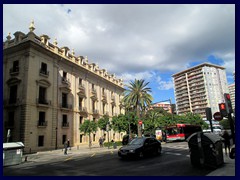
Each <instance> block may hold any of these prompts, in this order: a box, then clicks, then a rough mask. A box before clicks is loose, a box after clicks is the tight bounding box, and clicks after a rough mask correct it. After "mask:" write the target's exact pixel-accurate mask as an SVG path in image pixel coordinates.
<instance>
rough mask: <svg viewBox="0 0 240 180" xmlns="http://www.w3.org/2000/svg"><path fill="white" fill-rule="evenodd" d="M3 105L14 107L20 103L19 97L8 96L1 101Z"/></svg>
mask: <svg viewBox="0 0 240 180" xmlns="http://www.w3.org/2000/svg"><path fill="white" fill-rule="evenodd" d="M3 105H4V106H6V107H14V106H19V105H20V99H19V98H10V99H6V100H4V101H3Z"/></svg>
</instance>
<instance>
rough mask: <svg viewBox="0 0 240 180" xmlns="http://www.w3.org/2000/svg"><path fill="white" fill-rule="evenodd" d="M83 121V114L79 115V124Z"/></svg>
mask: <svg viewBox="0 0 240 180" xmlns="http://www.w3.org/2000/svg"><path fill="white" fill-rule="evenodd" d="M82 123H83V116H80V117H79V124H82Z"/></svg>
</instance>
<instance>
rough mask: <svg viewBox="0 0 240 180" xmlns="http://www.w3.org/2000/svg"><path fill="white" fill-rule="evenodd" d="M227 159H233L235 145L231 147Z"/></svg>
mask: <svg viewBox="0 0 240 180" xmlns="http://www.w3.org/2000/svg"><path fill="white" fill-rule="evenodd" d="M229 157H230V158H231V159H235V145H233V146H232V147H231V151H230V155H229Z"/></svg>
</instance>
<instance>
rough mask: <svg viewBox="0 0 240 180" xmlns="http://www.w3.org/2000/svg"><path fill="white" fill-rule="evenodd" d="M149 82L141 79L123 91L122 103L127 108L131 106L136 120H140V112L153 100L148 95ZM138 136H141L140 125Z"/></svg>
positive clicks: (149, 89)
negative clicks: (135, 113) (134, 111)
mask: <svg viewBox="0 0 240 180" xmlns="http://www.w3.org/2000/svg"><path fill="white" fill-rule="evenodd" d="M148 84H149V82H147V83H146V82H145V81H144V80H143V79H141V80H137V79H135V80H134V81H131V82H130V84H129V85H127V89H126V90H125V92H124V93H125V96H124V99H123V100H124V103H125V104H126V105H128V106H132V107H133V108H134V109H135V110H136V112H137V118H138V119H140V111H141V110H143V109H145V107H146V106H149V105H150V104H151V102H152V100H153V98H152V96H151V95H150V94H149V93H150V92H151V88H149V87H147V86H148ZM138 136H139V137H141V136H142V132H141V128H140V125H138Z"/></svg>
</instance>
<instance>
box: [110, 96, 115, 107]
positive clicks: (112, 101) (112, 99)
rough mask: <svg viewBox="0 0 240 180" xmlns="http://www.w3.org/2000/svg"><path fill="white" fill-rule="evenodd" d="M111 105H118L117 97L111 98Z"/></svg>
mask: <svg viewBox="0 0 240 180" xmlns="http://www.w3.org/2000/svg"><path fill="white" fill-rule="evenodd" d="M111 104H112V105H116V100H115V96H112V97H111Z"/></svg>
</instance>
